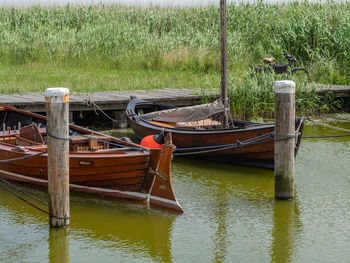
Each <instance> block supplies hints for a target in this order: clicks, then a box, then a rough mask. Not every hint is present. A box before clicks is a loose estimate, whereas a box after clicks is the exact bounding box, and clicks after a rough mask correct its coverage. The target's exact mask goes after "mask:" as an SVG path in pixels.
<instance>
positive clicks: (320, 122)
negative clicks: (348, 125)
mask: <svg viewBox="0 0 350 263" xmlns="http://www.w3.org/2000/svg"><path fill="white" fill-rule="evenodd" d="M308 120H309V121H311V122H313V123H317V124H319V125H322V126H325V127H327V128H330V129H334V130H339V131H345V132H349V133H350V130H348V129H344V128H339V127H335V126H332V125H329V124H327V123H324V122H322V121H320V120H311V118H308Z"/></svg>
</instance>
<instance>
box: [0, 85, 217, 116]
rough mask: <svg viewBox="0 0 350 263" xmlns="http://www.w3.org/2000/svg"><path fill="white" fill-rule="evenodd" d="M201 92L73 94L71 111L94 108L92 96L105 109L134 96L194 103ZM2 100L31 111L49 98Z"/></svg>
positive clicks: (42, 109)
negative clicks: (90, 101)
mask: <svg viewBox="0 0 350 263" xmlns="http://www.w3.org/2000/svg"><path fill="white" fill-rule="evenodd" d="M200 94H201V92H200V91H195V90H191V89H183V90H172V89H156V90H133V91H127V90H122V91H101V92H95V93H83V92H81V93H72V94H70V110H71V111H82V110H83V111H85V110H94V105H93V104H91V103H88V102H89V100H90V99H91V100H92V101H93V102H95V103H96V104H97V105H98V107H100V108H101V109H102V110H125V108H126V106H127V104H128V102H129V99H130V96H135V97H139V98H142V99H147V100H153V101H157V102H160V103H162V102H163V103H167V104H171V105H177V106H183V105H193V104H196V103H199V102H200V101H201V98H202V95H200ZM206 96H209V97H218V96H219V95H217V94H209V95H206ZM0 103H5V104H10V105H13V106H15V107H18V108H21V109H25V110H28V111H33V112H45V100H44V96H43V94H42V93H27V94H10V95H6V94H4V95H1V96H0Z"/></svg>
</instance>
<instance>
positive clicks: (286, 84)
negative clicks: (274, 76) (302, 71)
mask: <svg viewBox="0 0 350 263" xmlns="http://www.w3.org/2000/svg"><path fill="white" fill-rule="evenodd" d="M273 91H274V92H275V93H295V82H294V81H291V80H280V81H276V82H275V85H274V87H273Z"/></svg>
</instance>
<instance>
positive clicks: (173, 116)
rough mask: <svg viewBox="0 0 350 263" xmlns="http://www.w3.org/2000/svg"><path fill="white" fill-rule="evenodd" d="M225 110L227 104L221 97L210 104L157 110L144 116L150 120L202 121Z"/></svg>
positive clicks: (143, 116)
mask: <svg viewBox="0 0 350 263" xmlns="http://www.w3.org/2000/svg"><path fill="white" fill-rule="evenodd" d="M224 110H225V106H224V104H223V103H222V101H221V100H220V99H219V100H216V101H214V102H213V103H208V104H202V105H196V106H189V107H180V108H174V109H168V110H162V111H155V112H151V113H147V114H143V115H142V118H143V119H145V120H148V121H151V120H153V121H162V122H189V121H200V120H205V119H208V118H209V117H211V116H213V115H215V114H217V113H222V112H224Z"/></svg>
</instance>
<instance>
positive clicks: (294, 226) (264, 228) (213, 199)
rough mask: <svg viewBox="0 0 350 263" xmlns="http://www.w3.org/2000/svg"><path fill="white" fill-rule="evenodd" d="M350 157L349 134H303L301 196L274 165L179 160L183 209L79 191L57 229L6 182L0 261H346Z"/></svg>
mask: <svg viewBox="0 0 350 263" xmlns="http://www.w3.org/2000/svg"><path fill="white" fill-rule="evenodd" d="M330 124H332V125H336V126H338V127H342V128H345V129H350V122H335V121H334V122H331V123H330ZM344 133H345V132H341V131H337V130H332V129H329V128H326V127H323V126H316V125H312V126H307V127H306V130H305V134H304V135H305V136H319V135H335V134H344ZM349 165H350V137H346V138H328V139H303V141H302V144H301V147H300V150H299V153H298V156H297V159H296V167H295V184H296V198H295V200H294V201H275V200H274V179H273V172H272V171H270V170H264V169H255V168H246V167H241V166H235V165H223V164H217V163H211V162H203V161H200V160H193V159H189V158H184V159H176V160H175V161H174V163H173V168H172V173H173V179H172V180H173V187H174V191H175V193H176V195H177V198H178V200H179V202H180V203H181V205H182V206H183V208H184V209H185V211H186V213H185V214H183V215H177V214H173V213H171V212H167V211H163V210H159V209H154V208H151V209H150V208H148V207H147V206H146V205H144V204H142V203H134V202H131V201H115V200H106V199H101V198H97V197H93V196H91V195H83V194H74V193H72V198H71V216H72V219H71V226H70V228H69V230H57V229H51V230H50V229H49V227H48V218H47V215H46V214H43V213H42V212H39V211H37V210H35V209H34V208H32V207H30V206H28V205H27V204H25V203H24V202H22V201H21V200H18V199H17V198H15V197H13V196H12V195H10V194H9V193H8V192H6V191H5V190H3V189H2V188H0V262H68V261H70V262H98V261H99V262H201V263H202V262H349V258H350V250H349V245H350V211H349V208H350V191H349V189H350V178H349V176H350V168H349ZM24 188H25V190H26V191H28V192H30V193H32V194H35V195H36V196H39V197H40V198H42V199H46V198H47V194H46V191H45V190H43V189H41V188H33V187H30V186H24Z"/></svg>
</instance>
